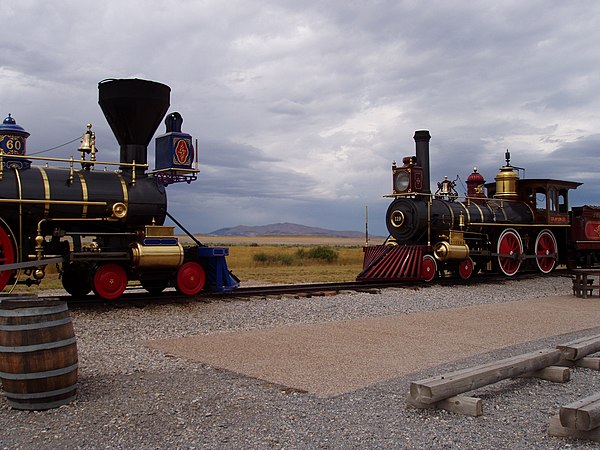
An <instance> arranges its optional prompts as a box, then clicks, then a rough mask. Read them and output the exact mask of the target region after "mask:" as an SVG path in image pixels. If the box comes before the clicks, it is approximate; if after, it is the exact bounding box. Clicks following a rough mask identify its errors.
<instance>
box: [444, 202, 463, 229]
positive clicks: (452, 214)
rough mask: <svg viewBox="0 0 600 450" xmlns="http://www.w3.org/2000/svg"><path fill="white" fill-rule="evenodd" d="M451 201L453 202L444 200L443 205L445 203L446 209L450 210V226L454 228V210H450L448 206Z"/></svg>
mask: <svg viewBox="0 0 600 450" xmlns="http://www.w3.org/2000/svg"><path fill="white" fill-rule="evenodd" d="M452 203H453V202H444V205H446V206H447V207H448V211H450V217H451V218H452V219H451V222H450V228H454V211H453V210H452V207H451V206H450V205H451V204H452ZM459 203H460V202H459Z"/></svg>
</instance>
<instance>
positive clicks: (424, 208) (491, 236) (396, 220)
mask: <svg viewBox="0 0 600 450" xmlns="http://www.w3.org/2000/svg"><path fill="white" fill-rule="evenodd" d="M414 139H415V142H416V152H415V153H416V155H415V156H409V157H406V158H404V159H403V161H402V166H397V165H396V163H394V164H393V165H392V177H393V193H392V194H390V195H389V197H392V198H394V200H393V202H392V203H391V204H390V206H389V208H388V210H387V214H386V225H387V229H388V231H389V233H390V236H389V238H388V240H387V241H386V243H385V244H384V245H380V246H370V247H365V260H364V269H363V271H362V272H361V273H360V274H359V276H358V277H357V278H358V280H365V281H369V280H383V279H386V280H400V279H422V280H426V281H430V280H431V279H433V278H434V277H435V276H437V275H440V274H446V273H448V272H453V273H456V274H457V275H459V276H460V277H462V278H463V279H468V278H470V277H471V276H472V275H473V274H474V273H477V272H478V271H480V270H487V271H497V272H499V273H503V274H505V275H507V276H512V275H515V274H516V273H517V272H519V271H520V270H523V269H525V268H533V269H536V270H539V271H540V272H542V273H549V272H551V271H552V270H553V269H554V268H555V267H556V265H557V264H566V265H567V266H569V267H576V266H583V267H588V266H591V265H594V264H597V263H598V262H600V208H599V207H594V206H581V207H575V208H572V210H571V211H570V210H569V201H568V193H569V190H571V189H576V188H577V187H578V186H580V185H581V183H577V182H572V181H562V180H551V179H520V178H519V173H518V168H516V167H514V166H512V165H511V164H510V153H509V152H508V151H507V152H506V155H505V157H506V163H505V165H504V166H502V167H501V168H500V171H499V172H498V174H497V175H496V177H495V182H494V183H487V184H486V183H485V179H484V178H483V176H482V175H481V174H479V173H478V172H477V169H474V171H473V173H471V174H470V175H469V177H468V178H467V180H466V185H467V187H466V188H467V193H466V196H464V197H459V195H458V193H457V192H456V189H455V187H456V182H455V181H450V180H448V179H447V178H446V179H445V180H444V181H441V182H439V183H438V189H437V191H436V192H434V193H432V192H431V188H430V175H429V141H430V139H431V136H430V135H429V132H428V131H425V130H421V131H416V132H415V136H414ZM486 192H487V193H486Z"/></svg>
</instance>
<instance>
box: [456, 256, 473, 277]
mask: <svg viewBox="0 0 600 450" xmlns="http://www.w3.org/2000/svg"><path fill="white" fill-rule="evenodd" d="M473 267H474V264H473V260H472V259H471V258H467V259H465V260H464V261H461V262H459V263H458V274H459V275H460V277H461V278H462V279H463V280H468V279H469V278H471V276H472V275H473Z"/></svg>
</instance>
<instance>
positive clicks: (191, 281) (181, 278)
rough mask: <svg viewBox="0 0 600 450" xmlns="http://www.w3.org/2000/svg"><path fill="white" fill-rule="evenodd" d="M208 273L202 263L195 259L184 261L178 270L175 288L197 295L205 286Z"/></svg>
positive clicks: (184, 292)
mask: <svg viewBox="0 0 600 450" xmlns="http://www.w3.org/2000/svg"><path fill="white" fill-rule="evenodd" d="M205 282H206V274H205V273H204V269H203V268H202V266H201V265H200V264H198V263H197V262H193V261H188V262H186V263H184V264H183V265H182V266H181V267H180V268H179V270H178V271H177V279H176V284H175V288H176V289H177V291H178V292H181V293H182V294H185V295H196V294H197V293H198V292H200V291H201V290H202V288H203V287H204V283H205Z"/></svg>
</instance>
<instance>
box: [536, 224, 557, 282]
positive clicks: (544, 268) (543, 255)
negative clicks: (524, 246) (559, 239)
mask: <svg viewBox="0 0 600 450" xmlns="http://www.w3.org/2000/svg"><path fill="white" fill-rule="evenodd" d="M557 259H558V246H557V244H556V238H555V237H554V234H552V232H551V231H550V230H542V231H540V233H539V234H538V236H537V238H536V239H535V262H536V263H537V266H538V269H540V272H542V273H550V272H552V269H554V266H555V265H556V260H557Z"/></svg>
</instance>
